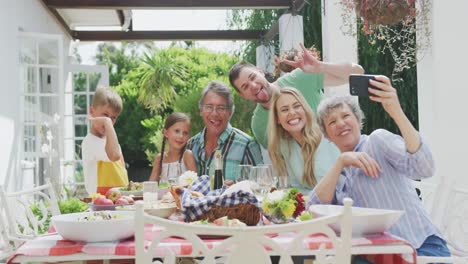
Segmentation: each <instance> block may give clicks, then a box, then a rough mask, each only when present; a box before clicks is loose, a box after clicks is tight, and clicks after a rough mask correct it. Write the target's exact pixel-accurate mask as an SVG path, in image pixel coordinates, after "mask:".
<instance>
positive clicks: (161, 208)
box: [145, 203, 177, 218]
mask: <svg viewBox="0 0 468 264" xmlns="http://www.w3.org/2000/svg"><path fill="white" fill-rule="evenodd" d="M176 210H177V206H176V204H175V203H158V204H157V206H153V207H152V208H145V212H146V213H147V214H149V215H153V216H158V217H161V218H169V216H171V215H172V214H173V213H175V212H176Z"/></svg>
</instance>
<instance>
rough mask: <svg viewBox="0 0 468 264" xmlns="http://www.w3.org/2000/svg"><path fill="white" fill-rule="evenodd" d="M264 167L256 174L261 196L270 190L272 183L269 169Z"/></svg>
mask: <svg viewBox="0 0 468 264" xmlns="http://www.w3.org/2000/svg"><path fill="white" fill-rule="evenodd" d="M264 168H265V169H264V170H261V171H260V173H259V174H257V183H258V185H259V186H260V189H261V194H262V196H266V195H267V194H268V193H269V192H270V190H271V187H272V186H273V183H274V179H273V175H272V171H271V169H270V168H269V167H268V166H265V167H264Z"/></svg>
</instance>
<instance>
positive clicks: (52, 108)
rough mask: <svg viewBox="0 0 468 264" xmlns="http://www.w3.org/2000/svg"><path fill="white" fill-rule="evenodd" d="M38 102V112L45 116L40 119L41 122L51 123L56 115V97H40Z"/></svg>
mask: <svg viewBox="0 0 468 264" xmlns="http://www.w3.org/2000/svg"><path fill="white" fill-rule="evenodd" d="M39 100H40V111H41V113H44V114H45V115H47V118H41V121H45V122H49V123H52V122H53V117H54V115H55V114H58V113H59V111H58V96H41V97H39Z"/></svg>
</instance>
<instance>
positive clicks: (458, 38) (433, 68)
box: [418, 0, 468, 255]
mask: <svg viewBox="0 0 468 264" xmlns="http://www.w3.org/2000/svg"><path fill="white" fill-rule="evenodd" d="M432 10H433V11H432V12H433V13H432V18H433V21H432V49H431V50H430V53H429V54H427V55H426V56H425V57H424V60H423V61H422V62H421V63H420V64H418V100H419V108H420V109H419V120H420V129H421V130H422V132H423V134H424V136H425V137H426V138H427V139H428V142H429V144H430V146H431V148H432V150H433V154H434V159H435V162H436V176H435V177H434V179H432V180H429V181H428V182H425V183H426V185H427V186H429V188H427V189H423V194H424V192H425V191H427V192H428V193H429V197H428V198H429V201H431V204H429V208H430V209H432V210H431V214H432V217H433V219H434V222H435V223H436V224H437V225H438V226H439V228H440V229H441V230H442V232H443V234H444V236H445V237H446V238H447V240H448V242H449V243H450V245H451V246H452V247H453V249H454V250H453V253H458V254H465V255H466V254H468V229H467V228H466V227H467V225H466V223H467V220H466V219H467V218H468V173H467V169H466V167H465V166H466V164H467V157H468V155H467V154H466V150H467V149H468V138H467V131H468V123H467V113H468V109H467V107H466V105H467V98H468V85H467V84H466V76H467V71H468V64H467V62H468V52H467V51H466V48H467V47H468V30H467V28H466V25H468V16H467V15H466V10H468V1H466V0H456V1H448V2H447V1H436V0H434V1H432Z"/></svg>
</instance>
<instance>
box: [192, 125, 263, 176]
mask: <svg viewBox="0 0 468 264" xmlns="http://www.w3.org/2000/svg"><path fill="white" fill-rule="evenodd" d="M205 133H206V128H204V129H203V130H202V131H201V132H200V133H198V134H196V135H195V136H193V137H192V138H191V139H190V140H189V141H188V143H187V149H191V150H192V152H193V155H194V156H195V161H196V163H197V173H198V175H212V174H214V168H211V161H212V160H213V156H214V153H215V151H216V150H218V149H219V150H221V156H222V160H223V175H224V179H225V180H235V179H236V169H237V165H239V164H250V165H253V166H256V165H258V164H263V158H262V153H261V151H260V146H259V145H258V143H257V142H256V141H254V140H253V138H252V137H250V136H249V135H247V134H246V133H244V132H243V131H241V130H239V129H237V128H233V127H232V126H231V124H228V125H227V127H226V129H225V130H224V131H223V133H221V135H220V136H219V138H218V146H217V147H216V149H215V150H213V152H212V153H211V155H210V156H209V157H206V154H205Z"/></svg>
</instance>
